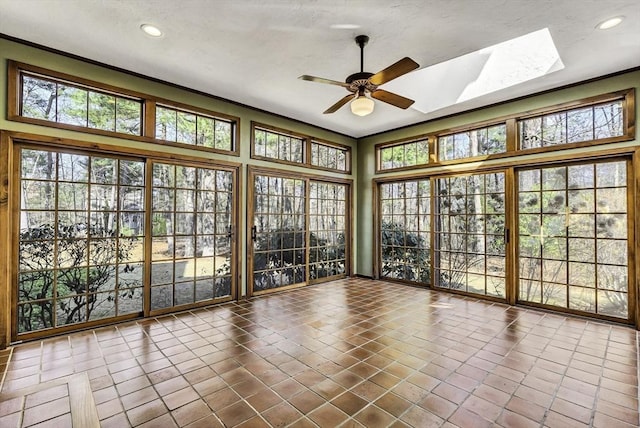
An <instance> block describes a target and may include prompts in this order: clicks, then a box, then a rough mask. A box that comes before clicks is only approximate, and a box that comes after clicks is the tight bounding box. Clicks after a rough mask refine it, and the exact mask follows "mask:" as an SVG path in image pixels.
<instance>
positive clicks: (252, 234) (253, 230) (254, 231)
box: [251, 226, 258, 241]
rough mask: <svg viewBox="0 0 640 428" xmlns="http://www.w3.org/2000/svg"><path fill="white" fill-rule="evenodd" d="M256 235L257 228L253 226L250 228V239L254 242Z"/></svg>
mask: <svg viewBox="0 0 640 428" xmlns="http://www.w3.org/2000/svg"><path fill="white" fill-rule="evenodd" d="M257 233H258V228H257V227H256V226H253V227H252V228H251V239H253V240H254V241H255V240H256V234H257Z"/></svg>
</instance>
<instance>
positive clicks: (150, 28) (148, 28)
mask: <svg viewBox="0 0 640 428" xmlns="http://www.w3.org/2000/svg"><path fill="white" fill-rule="evenodd" d="M140 29H141V30H142V31H144V32H145V33H146V34H147V35H149V36H151V37H161V36H162V31H160V29H159V28H158V27H156V26H155V25H151V24H142V25H141V26H140Z"/></svg>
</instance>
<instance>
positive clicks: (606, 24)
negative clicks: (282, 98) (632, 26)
mask: <svg viewBox="0 0 640 428" xmlns="http://www.w3.org/2000/svg"><path fill="white" fill-rule="evenodd" d="M623 19H624V17H623V16H616V17H615V18H610V19H607V20H606V21H602V22H601V23H599V24H598V26H597V27H596V28H597V29H599V30H608V29H609V28H613V27H615V26H616V25H618V24H620V23H621V22H622V20H623Z"/></svg>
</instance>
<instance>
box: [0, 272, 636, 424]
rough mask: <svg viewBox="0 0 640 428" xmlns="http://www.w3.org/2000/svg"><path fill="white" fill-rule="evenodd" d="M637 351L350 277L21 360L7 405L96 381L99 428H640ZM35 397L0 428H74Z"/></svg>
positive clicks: (600, 336)
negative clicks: (82, 378) (67, 380)
mask: <svg viewBox="0 0 640 428" xmlns="http://www.w3.org/2000/svg"><path fill="white" fill-rule="evenodd" d="M636 340H637V338H636V332H635V330H633V329H631V328H628V327H624V326H618V325H612V324H605V323H600V322H596V321H589V320H584V319H578V318H573V317H566V316H563V315H557V314H550V313H546V312H538V311H534V310H530V309H526V308H519V307H509V306H506V305H502V304H495V303H491V302H485V301H481V300H477V299H473V298H464V297H459V296H455V295H451V294H446V293H439V292H432V291H429V290H422V289H416V288H412V287H407V286H402V285H397V284H392V283H387V282H382V281H370V280H366V279H347V280H341V281H335V282H332V283H327V284H322V285H317V286H312V287H306V288H304V289H300V290H296V291H291V292H286V293H280V294H275V295H271V296H265V297H260V298H256V299H253V300H249V301H243V302H240V303H231V304H226V305H223V306H217V307H211V308H206V309H199V310H194V311H190V312H186V313H180V314H176V315H172V316H165V317H161V318H157V319H149V320H143V321H138V322H131V323H126V324H119V325H117V326H111V327H106V328H101V329H97V330H94V331H90V332H82V333H76V334H71V335H68V336H64V337H58V338H53V339H48V340H44V341H41V342H37V343H27V344H24V345H20V346H16V347H15V348H13V354H12V356H11V359H10V362H9V364H8V370H7V372H6V376H5V378H4V383H3V385H2V393H3V394H5V395H4V396H8V395H7V394H11V393H12V392H13V394H14V395H15V394H16V391H18V393H19V391H20V390H22V389H24V390H25V391H26V390H31V391H34V390H37V388H38V386H39V385H41V384H46V383H47V382H49V385H51V382H52V381H55V380H56V379H60V378H64V377H65V376H66V377H69V376H71V375H74V374H83V373H86V375H87V376H88V379H89V380H90V387H91V390H92V391H93V397H89V398H92V399H93V402H94V403H95V404H94V405H95V409H96V411H97V416H98V418H99V419H100V424H101V426H103V427H118V428H122V427H128V426H144V427H174V426H181V427H182V426H189V427H220V426H230V427H231V426H238V427H269V426H273V427H283V426H292V427H315V426H320V427H335V426H348V427H355V426H365V427H387V426H392V427H406V426H413V427H423V426H444V427H455V426H458V427H484V426H504V427H541V426H544V427H552V428H553V427H581V426H593V427H606V428H611V427H616V428H617V427H632V426H638V423H639V420H638V367H637V344H636ZM2 355H6V352H5V353H4V354H0V357H1V356H2ZM0 363H2V360H0ZM30 388H31V389H30ZM34 388H35V389H34ZM34 395H35V398H34ZM87 395H90V394H87ZM25 397H26V398H24V397H23V398H22V399H11V400H4V401H2V402H0V426H2V427H5V426H7V427H9V426H15V425H18V426H19V425H22V426H34V427H43V426H56V427H63V426H65V424H70V418H69V416H68V413H67V412H68V407H69V403H68V402H69V397H68V392H67V390H66V389H65V387H64V386H57V387H55V388H49V390H48V392H46V393H40V394H39V395H38V394H37V393H36V394H33V395H31V396H26V395H25ZM65 400H66V401H65ZM72 401H75V400H72ZM79 401H81V400H79ZM89 401H91V400H89ZM92 404H93V403H92ZM73 405H74V403H73V402H72V403H71V406H73ZM36 407H37V408H38V409H39V411H38V412H34V411H33V409H34V408H36ZM37 424H40V425H37Z"/></svg>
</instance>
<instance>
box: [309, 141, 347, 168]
mask: <svg viewBox="0 0 640 428" xmlns="http://www.w3.org/2000/svg"><path fill="white" fill-rule="evenodd" d="M349 163H350V162H349V150H348V149H347V148H345V147H337V146H332V145H329V144H324V143H321V142H318V141H312V142H311V165H313V166H317V167H320V168H323V169H335V170H337V171H342V172H349Z"/></svg>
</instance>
